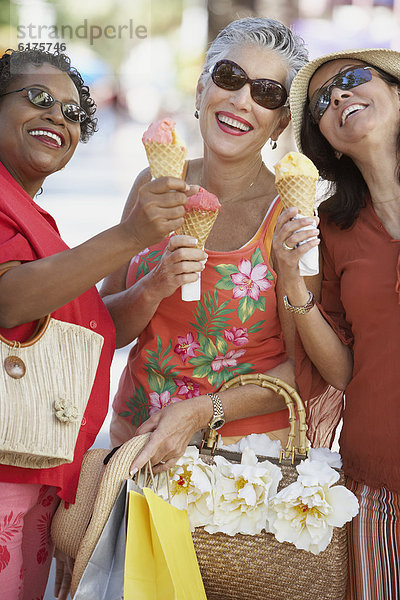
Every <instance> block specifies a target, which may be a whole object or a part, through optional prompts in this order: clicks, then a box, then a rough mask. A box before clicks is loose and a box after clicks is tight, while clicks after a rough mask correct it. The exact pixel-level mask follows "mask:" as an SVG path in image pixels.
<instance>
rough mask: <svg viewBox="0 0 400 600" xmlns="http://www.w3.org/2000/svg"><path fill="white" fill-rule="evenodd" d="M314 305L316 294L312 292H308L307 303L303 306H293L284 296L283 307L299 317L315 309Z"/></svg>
mask: <svg viewBox="0 0 400 600" xmlns="http://www.w3.org/2000/svg"><path fill="white" fill-rule="evenodd" d="M314 304H315V298H314V294H313V293H312V292H310V291H308V299H307V301H306V302H304V303H303V304H292V303H291V302H290V301H289V298H288V297H287V296H283V305H284V307H285V309H286V310H288V311H289V312H292V313H295V314H297V315H305V314H306V313H308V312H309V311H310V310H311V309H312V308H313V306H314Z"/></svg>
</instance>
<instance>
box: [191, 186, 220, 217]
mask: <svg viewBox="0 0 400 600" xmlns="http://www.w3.org/2000/svg"><path fill="white" fill-rule="evenodd" d="M220 208H221V205H220V203H219V201H218V198H217V196H215V194H211V192H207V190H205V189H204V188H202V187H200V188H199V191H198V192H197V194H194V195H193V196H189V198H188V201H187V203H186V205H185V210H186V211H189V210H199V211H205V210H206V211H208V210H210V211H212V212H215V211H219V209H220Z"/></svg>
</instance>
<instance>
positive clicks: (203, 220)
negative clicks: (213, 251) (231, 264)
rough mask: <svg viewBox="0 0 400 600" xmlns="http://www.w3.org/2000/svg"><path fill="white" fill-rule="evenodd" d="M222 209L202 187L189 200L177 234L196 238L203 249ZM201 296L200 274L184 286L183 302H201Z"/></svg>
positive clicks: (216, 200)
mask: <svg viewBox="0 0 400 600" xmlns="http://www.w3.org/2000/svg"><path fill="white" fill-rule="evenodd" d="M220 208H221V205H220V203H219V202H218V198H217V197H216V196H214V194H210V193H209V192H207V190H205V189H203V188H201V187H200V188H199V191H198V192H197V194H194V195H193V196H190V197H189V198H188V201H187V204H186V206H185V218H184V223H183V225H182V227H181V228H180V229H179V231H177V232H176V233H178V234H181V235H190V236H192V237H195V238H196V239H197V245H198V247H199V248H202V249H203V248H204V246H205V243H206V240H207V238H208V236H209V234H210V231H211V229H212V227H213V225H214V223H215V219H216V218H217V216H218V213H219V211H220ZM200 295H201V279H200V273H199V276H198V278H197V281H194V282H193V283H185V284H183V285H182V300H185V301H193V300H200Z"/></svg>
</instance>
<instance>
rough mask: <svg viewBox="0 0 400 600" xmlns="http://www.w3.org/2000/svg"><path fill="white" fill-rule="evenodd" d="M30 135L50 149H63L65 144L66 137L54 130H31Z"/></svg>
mask: <svg viewBox="0 0 400 600" xmlns="http://www.w3.org/2000/svg"><path fill="white" fill-rule="evenodd" d="M28 133H29V135H30V136H32V137H34V138H36V139H37V140H39V141H40V142H42V143H43V144H45V145H46V146H49V147H50V148H61V146H64V144H65V138H64V136H63V135H62V134H61V133H60V132H59V131H55V130H54V129H47V128H46V129H43V128H40V129H30V130H29V131H28Z"/></svg>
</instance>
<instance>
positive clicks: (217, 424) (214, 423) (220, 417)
mask: <svg viewBox="0 0 400 600" xmlns="http://www.w3.org/2000/svg"><path fill="white" fill-rule="evenodd" d="M207 396H210V398H211V400H212V403H213V416H212V417H211V421H210V422H209V424H208V426H209V428H210V429H214V430H216V429H220V428H221V427H222V425H224V424H225V414H224V409H223V408H222V402H221V398H220V397H219V396H218V394H207Z"/></svg>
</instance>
